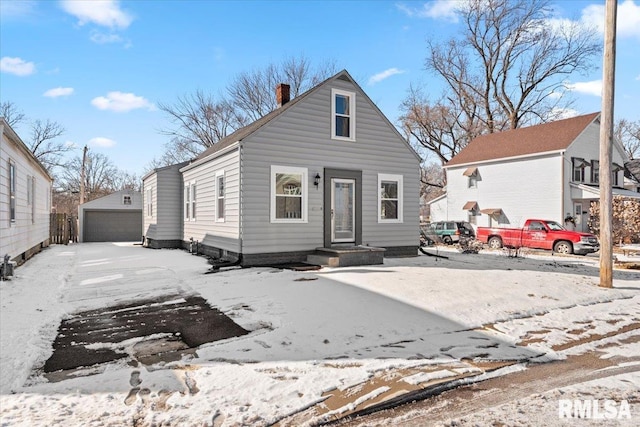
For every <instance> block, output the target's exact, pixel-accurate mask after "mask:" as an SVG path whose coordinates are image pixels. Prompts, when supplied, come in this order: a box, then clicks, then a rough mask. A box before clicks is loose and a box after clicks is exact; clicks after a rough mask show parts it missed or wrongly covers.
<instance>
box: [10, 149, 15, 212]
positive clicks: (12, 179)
mask: <svg viewBox="0 0 640 427" xmlns="http://www.w3.org/2000/svg"><path fill="white" fill-rule="evenodd" d="M9 221H10V222H11V223H15V222H16V165H15V163H13V162H12V161H11V160H9Z"/></svg>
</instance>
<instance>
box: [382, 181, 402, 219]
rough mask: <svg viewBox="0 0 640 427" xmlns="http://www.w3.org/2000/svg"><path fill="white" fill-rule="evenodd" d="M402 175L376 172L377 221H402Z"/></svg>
mask: <svg viewBox="0 0 640 427" xmlns="http://www.w3.org/2000/svg"><path fill="white" fill-rule="evenodd" d="M402 194H403V190H402V175H391V174H383V173H381V174H378V222H398V223H399V222H402Z"/></svg>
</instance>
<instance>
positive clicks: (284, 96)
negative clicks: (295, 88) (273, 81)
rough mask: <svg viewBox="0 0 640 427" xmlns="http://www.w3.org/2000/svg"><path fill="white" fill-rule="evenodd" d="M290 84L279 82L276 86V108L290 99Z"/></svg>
mask: <svg viewBox="0 0 640 427" xmlns="http://www.w3.org/2000/svg"><path fill="white" fill-rule="evenodd" d="M290 88H291V87H290V86H289V85H288V84H284V83H280V84H279V85H278V86H276V102H277V103H278V108H280V107H282V106H283V105H284V104H286V103H287V102H289V101H290V100H291V98H290V96H289V90H290Z"/></svg>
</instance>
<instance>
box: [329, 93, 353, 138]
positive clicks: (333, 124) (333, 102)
mask: <svg viewBox="0 0 640 427" xmlns="http://www.w3.org/2000/svg"><path fill="white" fill-rule="evenodd" d="M336 95H343V96H348V97H349V135H350V136H349V138H346V137H344V136H339V135H336ZM331 139H338V140H342V141H355V140H356V93H355V92H349V91H346V90H341V89H331Z"/></svg>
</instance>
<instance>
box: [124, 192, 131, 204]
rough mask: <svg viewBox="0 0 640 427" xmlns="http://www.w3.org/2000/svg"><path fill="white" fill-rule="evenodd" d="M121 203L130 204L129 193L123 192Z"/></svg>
mask: <svg viewBox="0 0 640 427" xmlns="http://www.w3.org/2000/svg"><path fill="white" fill-rule="evenodd" d="M122 204H123V205H131V194H123V195H122Z"/></svg>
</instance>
